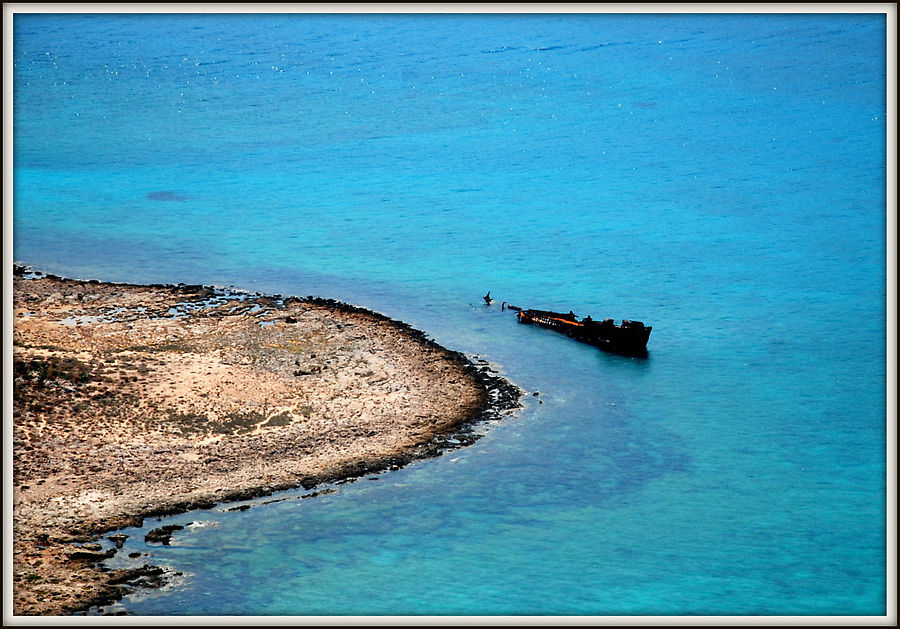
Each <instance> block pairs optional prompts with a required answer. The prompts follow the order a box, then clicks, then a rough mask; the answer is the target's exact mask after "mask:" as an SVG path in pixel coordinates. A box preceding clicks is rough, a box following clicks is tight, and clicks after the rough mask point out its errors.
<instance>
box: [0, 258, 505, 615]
mask: <svg viewBox="0 0 900 629" xmlns="http://www.w3.org/2000/svg"><path fill="white" fill-rule="evenodd" d="M13 370H14V373H13V555H14V556H13V613H14V614H15V615H71V614H75V613H79V612H81V611H84V610H86V609H88V608H91V607H94V606H97V605H105V604H109V603H111V602H114V601H115V600H118V599H119V598H121V597H122V596H124V595H125V594H126V593H127V592H128V591H130V590H131V589H132V588H134V587H158V586H159V585H160V584H162V583H164V582H165V578H166V575H165V574H163V572H162V571H161V569H159V568H157V567H154V566H151V565H144V566H142V567H140V568H135V569H129V570H112V571H109V570H106V569H105V568H104V567H103V566H102V561H103V560H104V559H106V558H108V557H109V556H111V554H114V553H115V552H116V550H117V549H118V548H119V547H121V545H122V541H123V540H122V536H121V534H119V535H115V534H114V535H109V533H110V532H113V531H116V530H118V529H121V528H124V527H128V526H140V525H142V523H143V520H144V519H145V518H148V517H159V516H164V515H172V514H176V513H182V512H185V511H190V510H192V509H197V508H210V507H213V506H215V505H217V504H221V503H227V502H232V501H237V500H246V499H249V498H255V497H259V496H265V495H270V494H272V493H274V492H276V491H280V490H284V489H295V488H300V487H302V488H305V489H313V488H315V487H318V486H320V485H322V484H325V483H331V482H337V481H342V480H347V479H353V478H358V477H362V476H364V475H367V474H371V473H373V472H380V471H383V470H388V469H396V468H399V467H402V466H404V465H406V464H408V463H409V462H411V461H413V460H416V459H422V458H427V457H432V456H437V455H440V454H441V453H442V452H443V451H445V450H447V449H452V448H458V447H462V446H464V445H468V444H470V443H472V442H473V441H475V440H476V439H477V438H478V435H477V434H476V433H475V431H474V430H473V426H474V425H476V424H477V423H479V422H482V421H487V420H493V419H497V418H500V417H502V416H503V415H505V414H508V413H510V412H512V411H513V410H514V409H516V408H518V407H519V400H520V397H521V394H522V392H521V391H520V390H519V389H518V387H516V386H515V385H513V384H511V383H510V382H508V381H507V380H505V379H504V378H503V377H502V376H500V375H499V374H498V373H497V372H496V371H495V370H494V369H492V368H491V367H490V366H489V365H488V364H487V363H486V361H482V360H480V359H477V357H476V358H475V359H473V360H470V359H469V358H467V357H466V356H465V355H463V354H461V353H459V352H454V351H451V350H447V349H446V348H443V347H441V346H440V345H438V344H437V343H435V342H434V341H433V340H431V339H429V338H428V337H427V336H426V335H425V334H424V333H423V332H421V331H419V330H415V329H413V328H411V327H410V326H408V325H407V324H405V323H402V322H399V321H395V320H392V319H390V318H388V317H385V316H384V315H381V314H378V313H375V312H371V311H369V310H366V309H363V308H359V307H356V306H352V305H349V304H344V303H341V302H338V301H335V300H331V299H322V298H317V297H312V296H309V297H305V298H298V297H282V296H280V295H274V296H273V295H259V294H249V293H243V292H238V291H231V290H226V289H221V288H214V287H210V286H195V285H183V284H179V285H159V284H156V285H135V284H120V283H102V282H99V281H97V280H72V279H66V278H61V277H58V276H54V275H49V274H44V273H40V272H34V271H31V270H30V269H28V268H26V267H22V266H16V267H15V270H14V278H13ZM169 534H171V531H169ZM161 535H162V537H163V538H164V537H165V535H166V532H165V531H163V532H162V533H161ZM104 536H106V539H107V540H110V541H112V542H114V547H112V548H109V549H107V550H104V549H103V548H104V547H103V546H102V545H100V544H98V543H97V542H98V541H102V538H103V537H104ZM106 544H107V545H108V542H106Z"/></svg>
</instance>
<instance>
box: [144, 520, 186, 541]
mask: <svg viewBox="0 0 900 629" xmlns="http://www.w3.org/2000/svg"><path fill="white" fill-rule="evenodd" d="M183 528H184V527H183V526H182V525H180V524H167V525H166V526H161V527H160V528H158V529H153V530H152V531H150V532H149V533H147V534H146V535H145V536H144V541H145V542H147V543H148V544H162V545H163V546H168V545H169V542H170V541H171V540H172V534H173V533H175V531H180V530H182V529H183Z"/></svg>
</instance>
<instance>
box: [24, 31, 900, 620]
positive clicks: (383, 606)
mask: <svg viewBox="0 0 900 629" xmlns="http://www.w3.org/2000/svg"><path fill="white" fill-rule="evenodd" d="M13 26H14V42H13V44H14V51H13V53H14V59H13V63H14V75H13V80H14V92H13V96H14V120H13V122H14V171H13V174H14V180H13V193H14V205H13V209H14V214H13V220H12V225H13V229H14V234H13V245H14V258H15V260H16V261H19V262H23V263H27V264H30V265H32V266H34V267H35V268H38V269H42V270H44V271H48V272H52V273H56V274H60V275H65V276H69V277H77V278H97V279H101V280H108V281H127V282H172V283H177V282H185V283H203V284H215V285H220V286H233V287H237V288H241V289H246V290H250V291H260V292H266V293H275V294H282V295H298V296H306V295H320V296H324V297H331V298H335V299H339V300H342V301H346V302H349V303H353V304H356V305H360V306H364V307H367V308H370V309H373V310H376V311H379V312H382V313H384V314H386V315H388V316H390V317H393V318H395V319H400V320H403V321H406V322H408V323H409V324H411V325H412V326H413V327H415V328H418V329H421V330H424V331H425V332H426V333H427V334H428V335H429V336H430V337H432V338H434V339H435V340H436V341H437V342H439V343H441V344H442V345H444V346H446V347H449V348H451V349H454V350H459V351H462V352H464V353H466V354H468V355H470V356H472V357H474V356H477V357H479V358H480V359H484V360H487V361H490V362H491V363H493V364H494V365H495V366H496V368H497V369H499V370H500V371H501V372H502V373H503V374H504V375H505V376H506V377H507V378H509V379H510V380H511V381H513V382H515V383H516V384H517V385H519V386H520V387H522V388H523V389H524V391H525V396H524V398H523V401H524V407H523V408H522V409H521V410H520V411H518V412H517V413H515V414H513V415H510V416H508V417H506V418H505V419H503V420H502V421H497V422H493V423H491V424H486V425H482V426H481V427H480V428H479V432H480V433H482V434H483V437H482V438H481V439H480V440H479V441H477V442H476V443H475V444H474V445H472V446H469V447H466V448H461V449H458V450H454V451H451V452H448V453H445V454H444V455H443V456H441V457H438V458H435V459H431V460H427V461H421V462H417V463H415V464H412V465H409V466H408V467H406V468H404V469H402V470H400V471H394V472H386V473H383V474H379V475H377V476H375V477H372V479H368V478H365V479H361V480H358V481H355V482H351V483H345V484H341V485H336V486H334V487H333V489H334V490H335V491H334V492H333V493H330V494H327V495H321V496H318V497H315V498H310V499H300V496H302V495H304V492H302V491H298V492H287V493H284V494H278V495H275V496H270V497H268V498H262V499H258V500H255V501H252V502H251V503H250V504H252V505H253V508H251V509H249V510H246V511H237V512H228V511H227V510H226V509H227V508H228V507H230V506H232V505H223V506H220V507H217V508H215V509H211V510H209V511H200V512H193V513H187V514H182V515H179V516H175V517H172V518H168V519H166V520H164V521H162V522H157V521H156V520H153V521H148V522H147V525H146V529H143V530H132V529H129V530H126V532H127V533H129V534H130V538H129V540H128V542H127V543H126V546H125V549H123V551H120V552H119V554H118V555H117V557H116V559H114V560H113V561H112V562H111V565H115V566H122V565H129V561H132V560H129V559H128V558H127V553H128V552H146V553H149V557H146V556H145V557H141V558H139V559H138V560H136V561H137V562H138V564H142V563H144V562H147V561H149V562H151V563H156V564H160V565H165V566H169V567H171V568H172V569H173V570H175V571H177V572H180V573H181V576H180V577H179V578H178V579H176V580H175V581H174V583H173V584H172V585H171V586H170V587H167V588H165V589H163V590H160V591H151V592H144V593H139V594H136V595H134V596H130V597H129V598H126V599H125V600H124V601H122V603H121V604H120V605H119V606H117V607H114V608H113V611H115V610H118V611H126V612H129V613H132V614H136V615H185V616H193V615H260V616H268V615H319V614H327V615H373V616H378V615H488V616H492V615H596V616H609V615H627V616H647V615H789V616H806V615H851V616H865V615H876V616H878V615H884V614H885V613H886V604H887V600H888V599H887V592H886V588H887V576H888V575H887V569H886V562H887V559H888V557H887V546H886V540H887V536H888V533H889V531H887V529H886V515H887V507H886V499H887V492H886V486H887V481H888V478H887V469H888V468H887V463H886V448H887V445H888V444H887V438H886V434H887V426H886V418H887V401H886V400H887V398H886V395H887V394H886V390H887V374H886V316H887V310H886V299H887V297H886V249H887V242H886V233H887V229H886V216H887V214H886V204H887V200H886V185H887V178H886V126H885V114H886V109H887V104H886V93H887V92H886V83H885V74H886V64H885V59H886V44H885V38H886V19H885V15H883V14H819V15H816V14H783V15H778V14H769V15H752V14H748V15H726V14H722V15H701V14H694V15H692V14H669V15H663V14H656V15H653V14H621V15H615V14H609V15H603V14H598V15H574V14H572V15H377V14H371V15H365V14H360V15H302V14H296V15H290V14H285V15H274V14H271V15H265V14H262V15H250V14H245V15H228V14H222V15H189V14H184V15H152V14H129V15H117V14H84V15H80V14H70V15H55V14H34V15H28V14H17V15H15V16H14V23H13ZM487 291H491V294H492V296H493V297H494V299H496V302H495V303H494V304H493V305H492V306H486V305H485V304H484V303H483V301H482V300H481V296H482V295H484V294H485V293H486V292H487ZM503 301H506V302H509V303H512V304H515V305H518V306H520V307H533V308H543V309H555V310H563V311H569V310H573V311H574V312H575V313H576V314H577V315H579V316H584V315H588V314H590V315H592V316H593V317H594V318H595V319H596V318H601V317H602V318H606V317H611V318H615V319H617V320H621V319H622V318H627V319H636V320H640V321H643V322H644V323H646V324H647V325H652V326H653V333H652V335H651V337H650V342H649V345H648V350H649V356H648V357H647V358H645V359H636V358H628V357H623V356H617V355H613V354H606V353H603V352H601V351H600V350H598V349H596V348H594V347H591V346H588V345H583V344H579V343H577V342H575V341H573V340H571V339H568V338H566V337H563V336H559V335H557V334H554V333H553V332H550V331H546V330H541V329H536V328H533V327H531V326H521V325H518V324H517V323H516V319H515V317H514V313H513V312H510V311H509V310H503V309H502V307H501V306H502V302H503ZM273 500H277V501H276V502H272V501H273ZM266 502H269V504H263V503H266ZM161 523H163V524H165V523H176V524H188V523H192V526H188V527H187V528H185V529H184V530H183V531H179V532H178V533H176V534H175V536H174V538H173V542H172V546H171V547H160V546H149V545H146V544H144V542H143V533H144V532H146V530H147V529H150V528H155V527H157V526H159V525H160V524H161ZM107 611H110V610H107Z"/></svg>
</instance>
